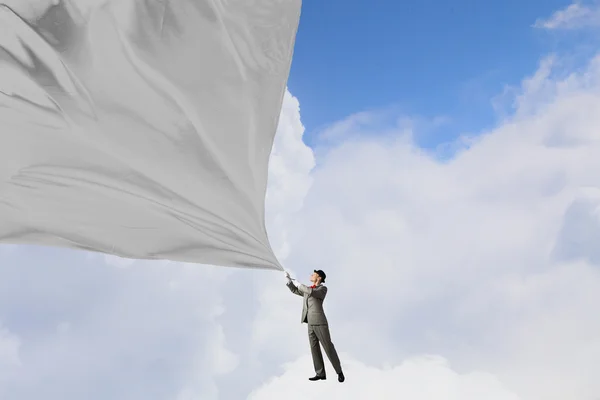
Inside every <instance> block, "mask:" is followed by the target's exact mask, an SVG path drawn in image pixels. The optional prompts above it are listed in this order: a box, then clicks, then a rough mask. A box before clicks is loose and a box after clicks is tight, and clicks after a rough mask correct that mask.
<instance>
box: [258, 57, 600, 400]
mask: <svg viewBox="0 0 600 400" xmlns="http://www.w3.org/2000/svg"><path fill="white" fill-rule="evenodd" d="M558 61H559V60H557V59H556V58H548V59H545V60H543V61H542V62H541V64H540V69H539V70H538V71H536V73H535V74H533V75H532V76H531V77H528V78H526V79H524V81H523V83H522V85H521V86H520V87H517V88H513V89H512V90H510V91H508V93H511V94H512V99H511V101H510V104H511V107H512V110H511V112H510V114H509V116H508V117H507V118H505V119H503V120H502V121H501V123H500V124H499V125H498V126H497V127H496V128H495V129H493V130H491V131H489V132H485V133H483V134H482V135H480V136H478V137H474V138H468V139H467V140H464V139H463V140H462V142H461V143H462V145H461V144H460V143H459V144H458V145H456V144H455V148H457V149H458V151H457V153H456V154H455V155H454V156H453V157H452V158H451V159H449V160H440V159H438V158H436V156H435V152H425V151H423V150H421V149H419V148H417V147H416V146H415V145H414V144H413V142H412V139H411V138H412V137H413V135H414V134H418V133H415V132H406V130H405V127H399V128H398V130H397V132H396V134H395V135H393V134H390V133H389V132H387V134H386V135H384V136H366V137H365V136H363V135H358V136H357V135H355V134H354V133H355V132H353V129H354V128H353V127H355V126H356V124H355V123H354V122H355V120H356V119H355V118H352V119H351V120H350V122H349V123H341V124H336V125H335V132H334V134H333V135H328V134H327V133H326V134H325V137H326V143H325V147H324V148H319V147H317V149H316V153H317V154H318V155H319V156H318V158H317V164H316V165H317V166H316V168H315V169H314V170H313V171H312V173H311V176H312V179H313V182H312V185H311V188H310V191H309V192H308V194H307V197H306V199H305V200H304V205H303V207H302V209H301V210H299V211H298V212H297V213H296V214H294V216H293V218H291V219H290V221H289V223H288V228H287V229H288V231H289V235H288V242H289V248H290V249H291V251H290V253H289V256H288V257H287V265H288V266H289V267H290V268H291V269H292V270H294V271H296V272H297V273H298V274H299V275H300V274H307V273H308V272H310V271H311V270H312V268H316V267H319V268H323V269H325V270H326V271H327V272H328V275H329V278H328V286H329V297H328V299H327V302H326V305H327V311H328V313H329V316H330V322H331V326H332V335H333V339H334V341H336V346H337V347H338V348H339V349H341V350H342V351H348V352H350V353H351V354H353V355H354V357H355V358H356V359H358V360H361V362H366V363H374V364H376V363H388V364H390V365H401V364H402V363H403V362H404V360H406V359H407V358H408V357H411V356H413V355H415V354H422V353H437V354H440V355H443V356H444V357H447V358H448V359H449V360H451V361H452V364H453V365H455V368H456V370H457V371H471V370H478V371H484V372H485V373H490V374H493V376H495V377H496V378H497V379H498V380H499V381H500V382H501V383H502V384H503V385H505V387H506V388H507V390H510V391H511V392H512V393H515V394H516V395H518V396H519V398H522V399H527V400H538V399H539V400H542V399H544V400H548V399H556V400H559V399H564V398H575V397H576V398H578V399H586V400H592V399H595V398H596V397H597V396H598V395H599V394H600V385H599V384H598V383H597V380H596V379H595V378H594V377H593V376H592V373H591V372H590V371H597V370H599V369H600V352H599V350H600V348H599V347H598V343H600V342H599V340H600V320H599V319H598V318H597V311H596V305H597V304H599V302H600V270H599V268H600V264H599V257H598V251H597V246H596V245H595V243H596V240H595V237H596V236H595V233H597V232H598V231H599V230H600V220H599V219H598V210H599V208H600V202H599V201H598V196H597V195H596V193H597V191H598V190H599V189H600V174H599V173H598V171H600V135H599V134H598V132H599V128H600V117H599V116H600V79H599V78H600V68H599V67H600V59H599V58H596V59H593V60H591V61H590V63H589V64H588V65H587V66H586V68H585V69H584V70H583V71H581V72H578V73H568V71H564V70H560V63H559V62H558ZM371 119H372V118H371V117H369V116H366V115H364V114H361V116H360V121H361V124H360V129H361V130H363V131H369V129H368V126H367V127H365V125H367V124H368V123H369V121H370V120H371ZM374 124H377V121H375V122H374ZM344 127H348V132H342V131H341V130H343V129H344ZM335 137H339V138H344V139H345V140H344V141H339V142H337V143H335V144H332V139H335ZM300 277H302V275H300ZM268 282H269V283H270V284H272V285H280V284H281V283H280V282H279V281H278V280H277V279H276V278H273V280H272V281H268ZM289 297H293V296H289V293H287V292H286V291H285V290H283V291H275V290H273V291H270V292H269V294H268V295H265V298H268V301H263V303H262V306H261V311H260V314H261V315H264V316H265V317H264V318H263V320H261V321H257V322H256V326H255V331H260V332H261V335H260V349H261V350H260V351H261V352H263V354H264V353H266V354H274V353H277V352H278V351H279V352H281V349H282V348H284V347H285V346H286V343H287V344H288V345H290V346H289V347H291V348H290V349H288V348H285V350H284V351H285V352H286V354H288V355H289V357H293V356H294V355H295V354H299V353H300V352H302V351H305V352H308V345H307V339H306V338H305V334H306V333H305V328H304V327H300V326H299V324H298V322H297V315H296V314H295V313H294V311H296V310H298V312H299V307H300V304H299V303H298V302H297V301H295V299H293V298H292V299H290V298H289ZM294 301H295V303H296V304H295V305H294V304H293V303H294ZM293 307H295V308H293ZM285 310H292V311H291V313H292V315H291V316H290V315H286V311H285ZM267 315H268V316H269V317H270V319H269V318H267V317H266V316H267ZM289 324H293V325H291V329H289V328H285V327H284V325H285V326H287V325H289ZM286 331H287V332H286ZM298 347H299V348H298ZM303 349H304V350H303ZM294 371H296V372H294V373H286V374H284V375H282V378H281V379H280V380H277V381H274V382H272V384H270V385H267V386H266V387H265V388H264V391H265V392H264V393H267V394H266V396H268V395H273V394H275V393H278V391H279V390H280V389H279V388H280V387H281V386H286V385H289V386H290V389H289V391H290V392H293V391H294V390H293V389H292V388H293V386H292V383H291V382H292V380H294V381H295V382H298V380H299V379H300V380H301V379H304V380H306V378H307V377H308V376H310V373H311V372H312V371H311V368H310V365H308V364H306V365H305V367H304V368H303V371H304V375H303V376H302V377H301V374H300V372H299V371H297V370H294ZM423 373H424V375H425V376H428V375H427V374H428V373H431V374H432V375H431V376H432V377H433V376H434V375H435V372H434V371H433V370H432V371H430V372H426V370H424V372H423ZM355 375H357V376H356V378H350V379H349V382H351V381H352V380H353V379H357V380H359V379H360V377H359V376H360V374H355ZM302 384H303V385H304V383H302ZM307 384H308V383H307ZM336 387H337V386H336ZM373 387H374V388H375V387H377V383H376V381H375V382H373ZM302 390H304V389H301V390H300V392H302ZM328 390H329V389H328ZM331 390H337V392H335V393H338V394H339V393H342V392H341V391H342V390H346V389H341V388H338V389H333V387H332V389H331ZM490 390H491V389H490ZM257 393H258V394H256V396H259V394H260V393H263V392H257ZM344 393H345V392H344ZM497 393H498V396H503V394H502V393H503V392H502V390H500V389H499V391H498V392H497ZM440 396H441V395H440ZM440 396H439V395H436V394H428V395H425V394H422V395H421V397H413V398H416V399H423V400H429V399H438V398H446V397H440ZM491 396H492V395H491V394H489V395H486V396H485V397H486V398H488V397H491ZM256 398H260V397H256ZM500 398H502V397H500Z"/></svg>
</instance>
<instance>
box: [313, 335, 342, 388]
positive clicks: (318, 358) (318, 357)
mask: <svg viewBox="0 0 600 400" xmlns="http://www.w3.org/2000/svg"><path fill="white" fill-rule="evenodd" d="M308 340H309V342H310V351H311V353H312V359H313V364H314V366H315V372H316V373H317V375H319V376H324V375H325V363H324V362H323V354H322V353H321V347H320V346H319V343H320V344H321V346H323V349H324V350H325V354H327V358H329V361H330V362H331V365H333V369H334V370H335V372H336V373H337V374H339V373H340V372H342V366H341V365H340V359H339V357H338V354H337V351H336V350H335V346H334V345H333V343H332V342H331V335H330V334H329V326H328V325H308Z"/></svg>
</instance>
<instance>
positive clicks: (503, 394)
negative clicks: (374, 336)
mask: <svg viewBox="0 0 600 400" xmlns="http://www.w3.org/2000/svg"><path fill="white" fill-rule="evenodd" d="M347 358H348V357H346V359H347ZM311 365H312V362H311V360H310V358H309V357H302V358H300V359H299V360H297V361H295V362H293V363H290V364H287V365H286V368H285V372H284V373H283V374H282V375H281V376H278V377H276V378H274V379H272V380H270V381H269V382H267V383H266V384H264V385H263V386H262V387H260V388H258V389H257V390H255V391H254V392H253V393H252V394H250V396H249V397H248V400H267V399H282V398H286V399H289V400H296V399H298V400H301V399H305V398H307V397H310V398H313V399H338V398H340V399H347V400H363V399H377V400H396V399H411V400H431V399H436V400H438V399H439V400H480V399H486V400H520V398H519V397H518V396H517V395H515V394H514V393H511V392H510V391H509V390H507V389H506V388H504V387H503V386H502V384H501V383H500V382H499V381H498V380H497V379H496V378H495V377H494V376H492V375H490V374H486V373H482V372H470V373H465V374H459V373H457V372H456V371H453V370H452V369H451V368H450V365H449V364H448V362H447V360H444V359H442V358H440V357H416V358H413V359H410V360H406V361H404V362H403V363H402V364H401V365H398V366H395V367H385V368H376V367H369V366H366V365H364V364H362V363H360V362H358V361H355V360H349V361H348V362H347V369H346V371H347V375H348V377H349V378H350V379H349V381H347V382H344V383H343V384H341V385H340V383H338V382H337V377H336V376H329V377H328V379H327V380H326V381H320V382H310V381H308V380H307V379H306V378H307V377H306V371H307V370H309V369H310V367H311Z"/></svg>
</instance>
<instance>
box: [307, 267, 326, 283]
mask: <svg viewBox="0 0 600 400" xmlns="http://www.w3.org/2000/svg"><path fill="white" fill-rule="evenodd" d="M326 277H327V275H325V272H323V271H322V270H320V269H319V270H317V269H315V271H314V272H313V273H312V275H311V276H310V281H311V282H312V283H314V284H315V285H318V284H319V283H325V278H326Z"/></svg>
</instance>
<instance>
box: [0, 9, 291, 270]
mask: <svg viewBox="0 0 600 400" xmlns="http://www.w3.org/2000/svg"><path fill="white" fill-rule="evenodd" d="M0 4H3V5H2V6H0V242H4V243H13V244H16V243H21V244H38V245H49V246H59V247H69V248H78V249H86V250H90V251H97V252H103V253H108V254H113V255H117V256H121V257H127V258H136V259H168V260H174V261H183V262H196V263H203V264H213V265H222V266H238V267H251V268H265V269H277V270H282V267H281V265H280V264H279V262H278V261H277V259H276V257H275V256H274V254H273V251H272V249H271V246H270V244H269V240H268V237H267V232H266V229H265V221H264V216H265V212H264V203H265V192H266V185H267V167H268V161H269V155H270V151H271V147H272V143H273V139H274V135H275V131H276V128H277V123H278V119H279V113H280V109H281V104H282V100H283V95H284V91H285V87H286V83H287V78H288V74H289V70H290V64H291V59H292V53H293V48H294V42H295V37H296V31H297V28H298V21H299V17H300V8H301V0H227V1H223V0H170V1H166V0H62V1H60V0H14V1H9V0H4V1H2V0H0Z"/></svg>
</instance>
